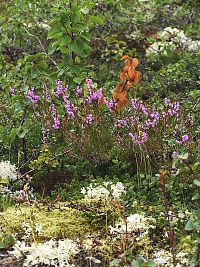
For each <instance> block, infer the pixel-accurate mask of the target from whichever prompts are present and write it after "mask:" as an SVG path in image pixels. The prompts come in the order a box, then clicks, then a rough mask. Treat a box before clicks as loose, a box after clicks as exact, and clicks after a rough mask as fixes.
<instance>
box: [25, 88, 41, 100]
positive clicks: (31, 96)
mask: <svg viewBox="0 0 200 267" xmlns="http://www.w3.org/2000/svg"><path fill="white" fill-rule="evenodd" d="M27 98H28V99H29V100H30V101H31V102H32V103H37V102H38V101H39V100H40V96H38V95H36V94H35V89H34V88H31V89H30V90H28V96H27Z"/></svg>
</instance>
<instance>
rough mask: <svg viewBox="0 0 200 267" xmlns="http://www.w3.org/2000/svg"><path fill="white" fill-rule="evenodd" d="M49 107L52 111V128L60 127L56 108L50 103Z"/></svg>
mask: <svg viewBox="0 0 200 267" xmlns="http://www.w3.org/2000/svg"><path fill="white" fill-rule="evenodd" d="M50 109H51V111H52V113H53V122H54V123H53V128H54V129H59V128H60V121H59V119H58V112H57V110H56V107H55V105H54V104H51V106H50Z"/></svg>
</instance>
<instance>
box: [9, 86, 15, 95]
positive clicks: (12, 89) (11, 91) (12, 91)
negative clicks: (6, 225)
mask: <svg viewBox="0 0 200 267" xmlns="http://www.w3.org/2000/svg"><path fill="white" fill-rule="evenodd" d="M10 94H11V96H15V95H16V92H15V89H14V88H12V87H10Z"/></svg>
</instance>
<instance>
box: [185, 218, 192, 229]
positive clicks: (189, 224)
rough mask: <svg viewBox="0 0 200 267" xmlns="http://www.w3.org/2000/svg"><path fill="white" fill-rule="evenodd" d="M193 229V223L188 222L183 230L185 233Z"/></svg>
mask: <svg viewBox="0 0 200 267" xmlns="http://www.w3.org/2000/svg"><path fill="white" fill-rule="evenodd" d="M193 229H194V225H193V221H192V220H189V221H188V222H187V223H186V225H185V230H187V231H191V230H193Z"/></svg>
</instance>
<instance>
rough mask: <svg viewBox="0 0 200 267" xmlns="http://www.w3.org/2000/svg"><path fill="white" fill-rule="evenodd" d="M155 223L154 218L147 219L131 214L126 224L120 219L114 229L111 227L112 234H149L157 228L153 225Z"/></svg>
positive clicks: (140, 215)
mask: <svg viewBox="0 0 200 267" xmlns="http://www.w3.org/2000/svg"><path fill="white" fill-rule="evenodd" d="M153 222H155V219H153V218H152V217H145V216H144V215H142V214H137V213H136V214H131V215H130V216H128V217H127V218H126V224H125V223H124V220H122V219H120V221H119V222H118V223H116V224H115V226H114V227H112V226H109V229H110V232H111V233H115V234H123V233H125V232H128V233H143V234H144V233H145V234H148V230H149V229H150V228H152V229H153V228H155V226H154V225H153V224H152V223H153Z"/></svg>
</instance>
